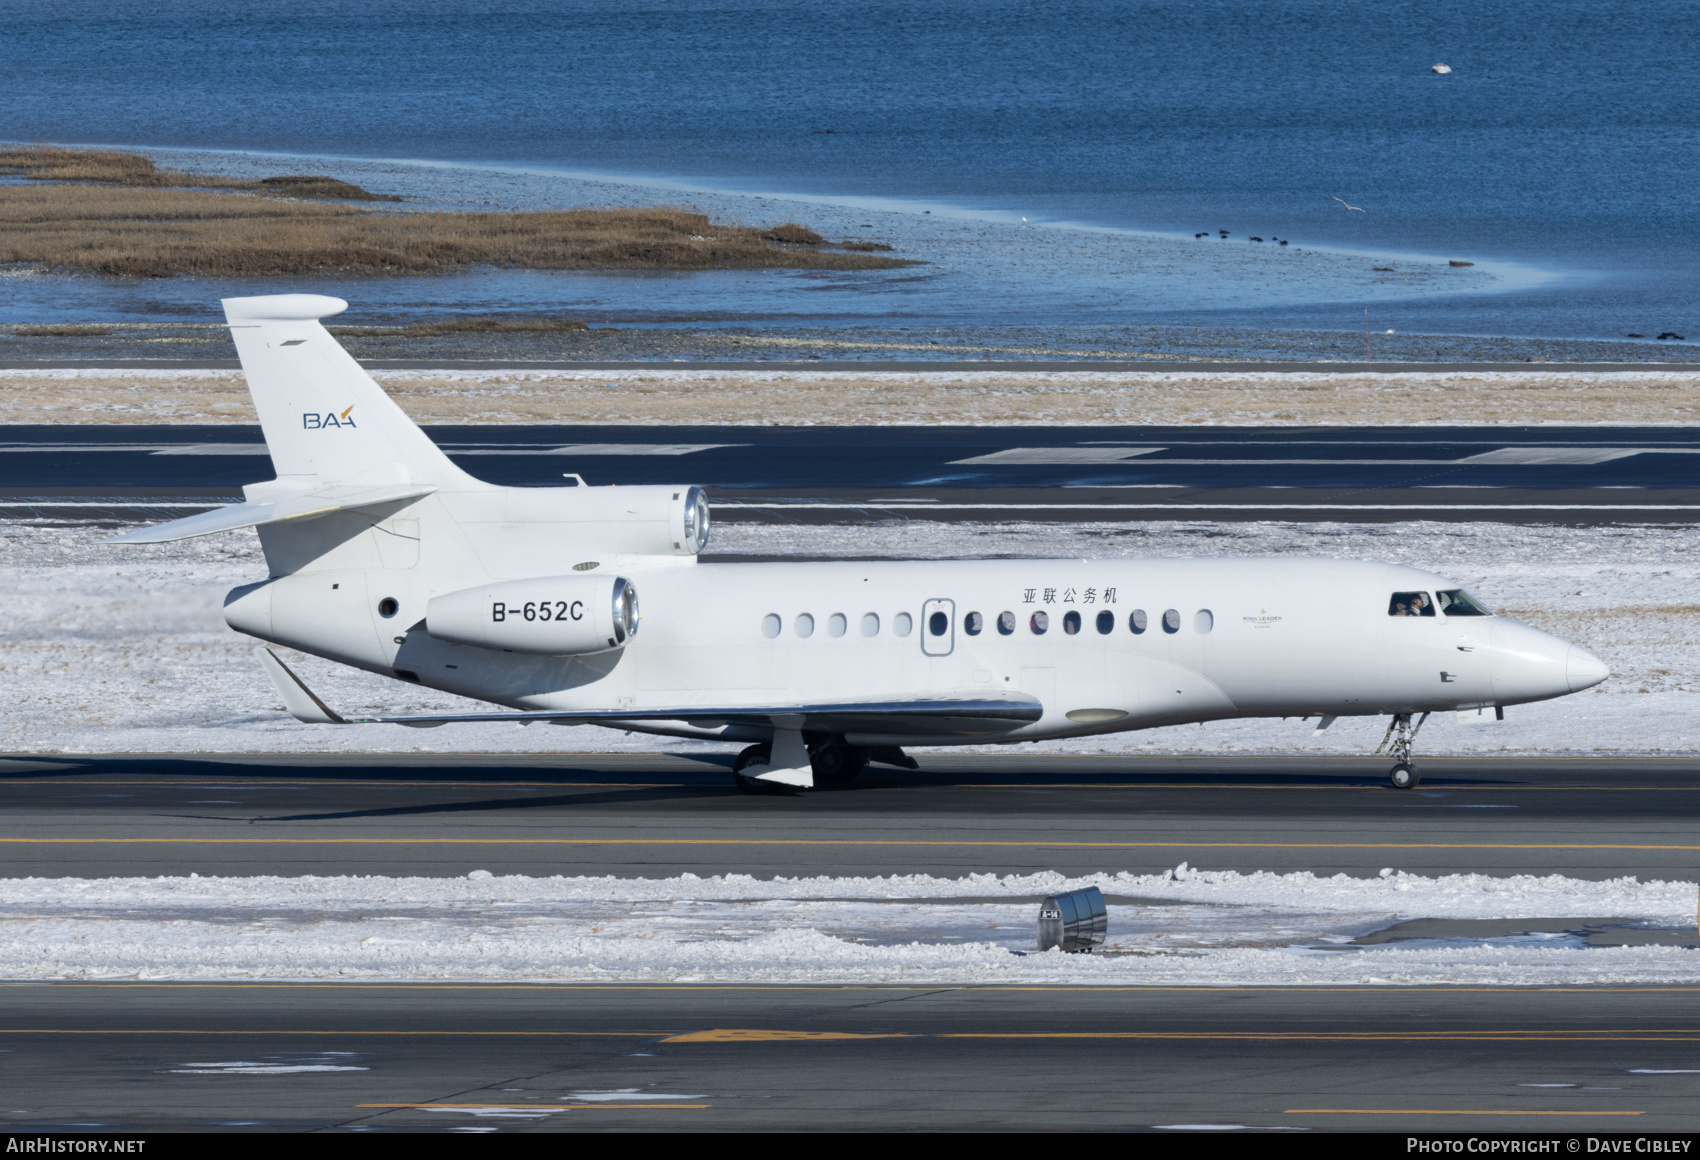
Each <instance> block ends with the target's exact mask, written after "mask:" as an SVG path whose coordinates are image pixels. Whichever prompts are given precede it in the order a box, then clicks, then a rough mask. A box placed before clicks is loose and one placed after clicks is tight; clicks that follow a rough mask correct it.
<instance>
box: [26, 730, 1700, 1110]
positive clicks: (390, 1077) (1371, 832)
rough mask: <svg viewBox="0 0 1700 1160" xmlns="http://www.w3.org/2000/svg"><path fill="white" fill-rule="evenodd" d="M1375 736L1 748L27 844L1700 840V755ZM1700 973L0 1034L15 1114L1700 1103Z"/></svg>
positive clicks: (172, 854) (1501, 862)
mask: <svg viewBox="0 0 1700 1160" xmlns="http://www.w3.org/2000/svg"><path fill="white" fill-rule="evenodd" d="M1383 764H1384V763H1382V762H1380V761H1374V760H1355V759H1354V760H1334V761H1328V760H1317V759H1302V760H1293V759H1258V758H1245V759H1233V760H1224V759H1192V760H1187V759H1161V758H1147V759H1141V760H1130V759H1125V758H1088V757H1073V758H1060V757H1032V756H1021V755H1011V756H973V755H955V756H948V757H928V758H925V763H924V768H923V769H922V770H921V771H920V772H919V773H910V772H906V771H899V770H891V769H875V770H872V771H870V773H869V774H868V775H866V776H865V778H864V780H862V781H859V782H857V783H856V784H854V785H853V786H850V787H847V788H843V789H838V790H833V791H822V792H816V793H812V794H807V795H801V796H798V797H786V798H749V797H744V796H742V795H739V794H737V793H735V792H734V791H733V790H732V789H731V788H730V786H729V785H728V784H727V779H726V770H725V768H724V765H725V762H724V759H723V758H722V757H708V758H705V759H702V760H691V759H683V758H668V757H653V756H649V757H645V756H626V757H620V756H607V755H600V756H598V755H564V756H549V757H541V756H538V757H512V756H502V757H494V756H492V757H479V756H464V755H460V756H449V755H400V756H397V755H389V756H364V757H302V756H292V757H282V758H279V757H244V756H223V757H150V756H146V755H129V756H127V755H106V756H72V755H66V756H55V757H27V758H11V759H6V760H4V761H3V762H0V793H3V794H4V797H5V800H6V802H7V809H6V811H5V813H4V819H3V821H0V860H3V861H0V875H3V876H4V877H5V878H8V879H18V878H25V877H28V876H47V877H58V876H66V875H69V876H76V877H83V878H105V877H111V876H123V875H138V876H148V877H152V876H158V875H166V876H171V877H172V878H174V879H175V880H177V881H182V880H183V879H184V878H186V877H187V876H188V875H190V874H200V875H202V876H222V875H238V876H253V875H266V874H276V875H285V876H298V875H304V874H319V875H335V874H356V875H364V874H384V875H425V876H443V877H448V876H455V877H459V876H464V875H466V874H467V872H468V870H470V869H473V868H478V869H489V870H491V871H493V872H495V873H496V874H498V875H501V874H528V875H551V874H562V875H568V876H580V875H613V876H616V878H617V879H619V880H629V879H633V878H665V877H670V876H677V875H680V874H682V873H685V872H687V871H688V872H691V873H696V874H699V875H702V876H704V877H707V876H710V875H720V874H739V873H747V874H752V875H755V876H756V877H758V878H764V879H765V878H770V877H772V876H774V875H776V874H786V875H815V874H820V875H840V876H848V875H890V874H907V873H929V874H936V875H945V876H958V877H960V876H964V875H967V874H970V873H976V872H981V873H993V874H1008V873H1020V872H1024V871H1034V870H1045V869H1057V870H1062V871H1064V872H1070V873H1075V872H1079V873H1087V872H1097V871H1107V870H1119V869H1127V870H1135V871H1159V870H1162V869H1163V868H1166V867H1173V866H1175V865H1176V864H1177V863H1180V862H1182V861H1189V862H1190V863H1191V865H1192V866H1194V867H1197V868H1217V869H1226V868H1237V869H1242V870H1248V871H1249V870H1256V869H1272V870H1290V869H1310V870H1314V871H1315V872H1316V873H1317V874H1319V875H1326V874H1332V873H1334V872H1337V871H1343V872H1344V873H1346V874H1348V875H1352V876H1355V877H1360V878H1372V877H1374V876H1375V875H1376V874H1377V872H1378V870H1379V868H1381V867H1385V866H1389V865H1392V866H1397V867H1400V868H1401V869H1402V870H1405V871H1408V872H1413V873H1416V872H1420V873H1424V874H1430V875H1439V874H1446V873H1460V872H1468V871H1484V872H1488V873H1492V874H1496V875H1506V874H1513V873H1528V874H1544V873H1547V872H1549V871H1551V870H1553V869H1554V868H1562V871H1563V872H1564V873H1565V874H1568V875H1570V876H1571V877H1572V878H1578V879H1594V880H1598V879H1605V878H1620V877H1622V876H1624V875H1628V874H1634V875H1640V876H1642V877H1643V878H1648V879H1650V878H1659V877H1664V878H1672V877H1688V876H1691V875H1692V868H1693V866H1694V865H1695V864H1696V858H1697V857H1700V840H1697V839H1696V838H1695V836H1694V835H1695V827H1694V820H1695V816H1696V814H1697V813H1700V782H1697V781H1696V778H1695V776H1694V775H1695V773H1696V772H1697V771H1700V762H1696V761H1682V760H1666V761H1661V760H1652V759H1642V760H1617V759H1610V758H1600V759H1581V760H1571V761H1551V760H1482V759H1475V760H1439V759H1433V760H1429V761H1427V762H1425V763H1424V771H1425V778H1424V781H1423V784H1422V786H1421V787H1420V788H1419V790H1418V791H1416V792H1406V793H1401V792H1399V791H1395V790H1392V789H1390V788H1388V787H1386V785H1385V783H1384V782H1383V781H1382V780H1381V775H1382V773H1383V770H1382V768H1381V766H1382V765H1383ZM91 901H92V900H91ZM1131 901H1132V900H1125V899H1120V898H1114V897H1113V898H1112V900H1111V903H1112V914H1115V913H1116V912H1117V910H1118V909H1119V908H1123V907H1124V906H1126V905H1128V904H1130V903H1131ZM309 905H310V904H309ZM187 913H188V912H185V916H187ZM1175 913H1180V912H1178V911H1177V912H1175ZM166 917H169V916H166ZM306 917H307V918H310V917H311V915H307V916H306ZM212 921H213V922H215V923H216V922H217V921H219V920H218V919H217V917H216V916H213V918H212ZM276 921H284V919H283V917H282V916H281V915H280V916H279V918H278V919H277V920H276ZM1112 921H1115V919H1112ZM1579 922H1581V919H1548V920H1546V925H1545V926H1542V925H1541V920H1539V919H1531V920H1530V921H1528V922H1522V923H1515V922H1514V923H1505V922H1500V923H1497V924H1494V923H1489V924H1482V923H1475V924H1471V923H1453V924H1451V925H1450V926H1447V925H1445V924H1442V925H1441V926H1438V927H1434V928H1432V929H1425V930H1423V931H1416V932H1412V933H1410V934H1409V935H1407V936H1400V934H1399V931H1398V929H1394V930H1392V931H1390V932H1389V934H1388V937H1418V936H1422V937H1431V938H1432V937H1434V936H1436V935H1442V936H1446V935H1450V936H1452V937H1458V936H1459V935H1460V932H1465V931H1470V930H1474V929H1475V928H1483V929H1480V930H1476V934H1475V935H1474V936H1472V935H1468V934H1465V935H1464V937H1476V936H1482V935H1491V934H1494V933H1505V932H1506V931H1508V930H1523V929H1558V930H1562V929H1564V928H1565V927H1566V925H1571V926H1574V925H1576V924H1578V923H1579ZM1490 928H1491V929H1490ZM1377 937H1381V936H1377ZM1645 937H1646V938H1649V939H1653V940H1654V941H1655V942H1657V941H1659V940H1660V939H1662V940H1663V943H1665V944H1669V945H1673V946H1675V945H1692V944H1693V942H1694V940H1695V935H1694V931H1693V929H1692V928H1691V927H1690V928H1688V929H1686V930H1676V931H1668V932H1667V931H1647V932H1645ZM1673 937H1674V938H1675V939H1676V940H1677V941H1676V942H1674V943H1673V942H1671V938H1673ZM1683 940H1686V943H1684V942H1683ZM1360 941H1364V942H1374V941H1376V940H1375V939H1373V938H1372V939H1367V940H1360ZM1413 945H1416V944H1413ZM1607 945H1610V944H1607ZM1344 949H1349V948H1335V950H1334V952H1333V953H1339V951H1340V950H1344ZM1312 953H1319V954H1328V953H1330V951H1329V950H1328V949H1326V948H1318V949H1317V950H1316V951H1313V952H1312ZM1581 953H1583V954H1584V955H1586V954H1593V953H1608V952H1586V951H1584V952H1581ZM1690 953H1692V952H1690ZM1697 994H1700V988H1695V987H1692V986H1684V985H1668V984H1667V985H1657V986H1636V985H1623V986H1612V987H1580V986H1578V987H1539V988H1532V987H1504V986H1493V985H1475V986H1466V987H1426V986H1414V987H1413V986H1407V987H1390V986H1376V985H1361V986H1355V987H1331V986H1303V985H1294V986H1279V987H1258V986H1231V987H1210V986H1205V987H1198V986H1186V987H1180V986H1137V987H1130V986H1100V987H1092V986H1086V987H1080V986H1075V987H1056V986H1045V985H1028V986H952V985H944V986H940V985H916V986H867V985H846V986H800V985H778V986H774V985H733V986H726V985H701V984H696V983H693V982H691V981H689V980H688V979H677V980H674V981H671V982H667V983H658V984H648V985H540V984H531V983H523V982H514V983H508V984H499V985H492V984H464V983H440V984H430V983H422V984H405V985H404V984H388V983H336V982H330V983H271V982H259V981H254V982H246V981H237V982H228V983H220V982H206V983H173V982H151V981H148V980H146V979H131V980H127V981H122V982H106V983H101V982H90V983H80V982H53V983H31V984H9V985H0V1051H3V1052H5V1053H7V1060H8V1068H7V1072H8V1096H9V1100H8V1107H9V1109H10V1112H9V1115H8V1120H9V1125H8V1126H9V1127H10V1128H12V1130H14V1131H16V1130H28V1131H65V1130H83V1131H94V1130H101V1131H130V1130H134V1131H144V1130H155V1131H160V1130H173V1131H176V1130H188V1131H193V1130H205V1131H233V1130H234V1131H240V1130H255V1131H261V1130H272V1131H308V1130H360V1131H422V1130H425V1131H429V1130H446V1129H452V1130H460V1131H471V1130H477V1131H491V1130H497V1131H516V1130H517V1131H560V1130H570V1131H608V1130H631V1129H645V1130H652V1131H692V1130H694V1131H700V1130H703V1129H709V1128H713V1129H745V1130H748V1129H791V1130H796V1129H803V1128H808V1129H816V1130H818V1129H829V1130H862V1129H868V1128H883V1129H919V1130H929V1129H949V1130H997V1129H1032V1128H1035V1127H1040V1128H1042V1127H1044V1126H1046V1125H1049V1124H1060V1125H1066V1126H1068V1127H1070V1128H1075V1129H1102V1130H1144V1129H1159V1130H1171V1131H1173V1130H1193V1129H1196V1128H1197V1127H1198V1126H1199V1125H1210V1126H1215V1127H1213V1128H1212V1130H1222V1128H1221V1127H1220V1126H1226V1125H1233V1126H1239V1127H1242V1128H1250V1129H1272V1128H1280V1129H1303V1130H1308V1131H1327V1130H1358V1131H1363V1130H1376V1131H1392V1130H1396V1131H1401V1132H1405V1131H1455V1130H1469V1131H1531V1130H1538V1131H1542V1132H1554V1131H1614V1130H1630V1129H1632V1130H1635V1131H1688V1130H1692V1127H1693V1108H1694V1106H1695V1102H1694V1101H1695V1098H1696V1096H1697V1095H1700V1076H1697V1073H1696V1072H1695V1071H1694V1070H1693V1069H1692V1061H1693V1058H1694V1052H1695V1050H1696V1044H1700V1006H1697V1005H1696V1004H1695V1003H1694V1002H1693V999H1694V997H1695V996H1696V995H1697ZM1626 1125H1627V1127H1626Z"/></svg>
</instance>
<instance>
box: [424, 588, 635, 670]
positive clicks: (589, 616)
mask: <svg viewBox="0 0 1700 1160" xmlns="http://www.w3.org/2000/svg"><path fill="white" fill-rule="evenodd" d="M425 628H426V631H428V632H429V633H430V634H431V635H432V636H433V637H435V638H436V639H438V640H446V641H449V642H450V643H452V644H468V645H473V646H475V647H477V648H492V649H502V650H505V651H507V652H522V653H538V654H540V655H543V656H552V657H561V656H576V655H579V654H583V653H595V652H607V651H608V650H609V649H615V648H621V647H623V646H624V645H625V643H626V642H627V641H628V640H630V639H631V638H632V637H634V636H636V635H637V630H638V598H637V589H635V588H633V587H632V585H631V582H630V581H629V580H627V579H626V578H625V577H623V576H539V577H537V578H536V579H532V580H505V581H501V582H499V583H494V584H484V585H480V586H478V587H476V588H463V589H461V590H460V591H459V592H450V593H447V594H445V595H443V596H436V597H433V598H432V599H431V600H430V602H429V603H427V604H426V606H425Z"/></svg>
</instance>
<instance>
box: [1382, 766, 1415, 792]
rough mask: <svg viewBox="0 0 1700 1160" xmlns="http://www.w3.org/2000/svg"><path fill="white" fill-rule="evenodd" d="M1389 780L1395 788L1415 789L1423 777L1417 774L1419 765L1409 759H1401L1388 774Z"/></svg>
mask: <svg viewBox="0 0 1700 1160" xmlns="http://www.w3.org/2000/svg"><path fill="white" fill-rule="evenodd" d="M1387 780H1388V781H1389V782H1390V783H1392V785H1393V788H1394V789H1415V788H1416V787H1417V783H1418V782H1419V781H1421V780H1422V778H1420V777H1418V776H1417V767H1416V766H1414V765H1412V764H1411V763H1410V762H1408V761H1401V762H1400V763H1399V764H1398V765H1395V766H1394V767H1393V772H1392V773H1389V774H1388V775H1387Z"/></svg>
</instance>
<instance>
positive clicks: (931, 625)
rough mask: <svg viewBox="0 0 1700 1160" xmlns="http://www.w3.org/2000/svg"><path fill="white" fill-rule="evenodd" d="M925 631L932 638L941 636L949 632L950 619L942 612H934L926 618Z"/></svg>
mask: <svg viewBox="0 0 1700 1160" xmlns="http://www.w3.org/2000/svg"><path fill="white" fill-rule="evenodd" d="M927 631H928V632H930V633H932V634H933V635H934V636H943V635H944V634H945V633H947V632H949V631H950V617H948V616H946V615H945V614H944V613H942V612H935V613H933V614H932V615H931V616H929V617H927Z"/></svg>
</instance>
